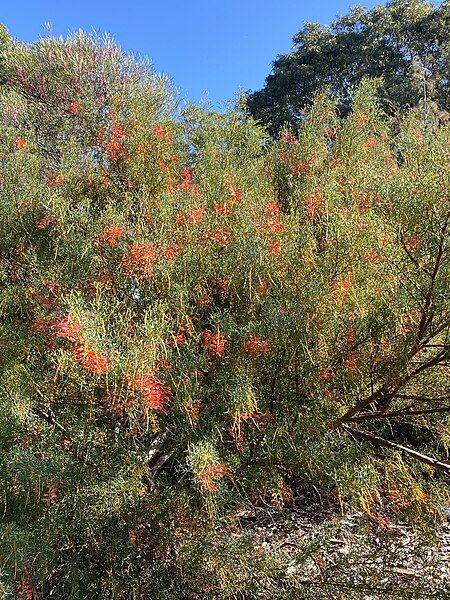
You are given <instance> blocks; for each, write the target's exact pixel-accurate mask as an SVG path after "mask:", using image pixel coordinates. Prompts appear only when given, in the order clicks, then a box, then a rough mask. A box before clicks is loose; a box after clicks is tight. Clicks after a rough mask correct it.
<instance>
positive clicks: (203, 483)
mask: <svg viewBox="0 0 450 600" xmlns="http://www.w3.org/2000/svg"><path fill="white" fill-rule="evenodd" d="M232 472H233V469H230V467H226V466H225V465H221V464H220V463H219V464H217V465H207V466H206V467H204V468H203V469H201V470H200V471H197V472H196V473H195V477H196V479H197V481H198V482H199V483H200V489H201V491H202V492H216V491H217V489H218V488H217V485H216V484H215V482H214V479H215V478H219V479H220V478H222V477H228V478H229V479H232V475H230V473H232Z"/></svg>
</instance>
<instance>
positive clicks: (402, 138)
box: [0, 34, 450, 598]
mask: <svg viewBox="0 0 450 600" xmlns="http://www.w3.org/2000/svg"><path fill="white" fill-rule="evenodd" d="M4 70H5V81H6V85H5V86H4V88H3V89H2V91H1V96H0V103H1V110H0V115H1V116H0V120H1V124H2V126H1V128H0V130H1V133H0V144H1V152H2V154H1V161H0V177H1V179H0V181H1V187H0V211H1V219H0V227H1V238H0V239H1V254H0V278H1V284H2V285H1V287H0V290H1V291H0V310H1V317H2V319H1V322H2V325H1V328H0V346H1V350H2V357H1V362H0V368H1V373H0V377H1V380H0V381H1V389H2V399H1V401H0V402H1V405H0V415H1V417H0V418H1V433H0V444H1V450H2V453H1V456H2V458H1V459H0V473H1V477H0V481H1V482H2V483H1V484H0V486H1V490H2V498H3V500H2V506H3V508H2V510H3V512H4V523H5V525H2V526H1V529H0V536H1V540H2V544H1V549H0V557H1V559H2V565H5V566H4V569H5V572H6V571H7V574H8V575H7V576H8V581H10V582H11V589H13V588H14V589H15V590H16V593H17V594H19V595H20V596H21V597H33V595H35V596H36V597H37V595H38V594H40V595H41V596H40V597H50V596H55V597H56V596H58V597H61V598H64V597H69V596H70V597H76V598H84V597H104V598H110V597H113V596H114V597H115V598H128V597H130V593H133V594H134V597H136V598H145V597H150V596H149V594H150V593H151V592H150V590H152V593H153V586H155V585H157V583H156V582H158V581H160V582H161V581H164V578H162V579H161V578H160V579H158V577H159V575H157V574H155V573H159V571H157V569H158V568H161V569H163V568H165V567H164V565H167V564H168V561H170V560H172V559H171V558H170V557H174V556H179V554H177V553H178V549H179V548H181V547H182V544H183V543H184V541H186V540H187V539H190V540H192V539H194V538H195V539H196V540H203V538H202V535H204V532H205V529H202V526H203V525H204V527H208V525H205V523H206V522H207V521H208V519H210V520H211V519H213V518H215V517H217V518H219V517H220V516H221V515H223V514H224V513H225V512H226V511H230V510H231V511H232V510H233V508H234V507H236V506H237V505H239V503H240V502H242V501H243V500H244V499H245V498H248V497H265V498H274V502H275V504H276V505H279V506H281V505H282V504H283V502H290V501H292V491H291V490H290V487H289V484H288V482H286V481H284V478H285V477H286V473H291V474H292V475H294V476H296V477H302V478H305V479H308V480H310V481H312V482H313V483H314V485H317V486H322V487H323V488H324V489H326V491H327V492H328V493H329V494H333V495H335V496H336V497H337V498H339V499H340V501H341V503H342V505H343V507H344V504H345V503H347V504H349V505H358V504H361V502H366V500H364V499H365V498H368V497H369V496H370V497H372V496H373V497H376V495H377V494H378V497H381V495H382V494H381V493H380V492H377V490H383V489H384V490H389V493H386V494H385V495H384V496H383V497H384V498H385V502H386V503H389V502H391V504H392V505H395V507H400V508H401V510H403V512H404V513H405V515H406V516H408V514H410V515H413V517H414V518H417V517H418V515H422V516H423V517H424V518H427V517H430V516H432V518H437V516H436V515H438V507H439V506H440V503H441V501H442V498H443V496H444V495H445V493H446V492H445V485H444V484H443V482H442V481H441V480H440V479H439V476H438V475H437V473H438V472H439V469H440V470H441V471H442V470H444V471H445V470H446V465H445V464H444V463H445V461H443V460H442V454H443V449H445V448H447V446H448V440H449V439H450V438H449V413H450V388H449V384H448V375H449V371H448V369H449V364H448V361H449V359H450V346H449V339H450V329H449V327H450V321H449V312H450V308H449V305H448V304H449V295H448V289H449V284H450V280H449V273H450V269H449V266H450V265H449V261H450V246H449V239H450V238H449V233H448V231H449V225H450V200H449V197H448V190H449V189H450V185H449V184H450V182H449V176H450V175H449V173H450V170H449V169H448V161H449V147H450V145H449V144H450V132H449V128H448V127H445V126H442V127H441V128H439V129H437V130H434V131H430V130H429V129H428V128H427V127H428V126H427V124H426V123H423V122H422V121H420V120H417V119H414V118H410V119H405V122H404V123H403V124H402V126H401V128H400V131H399V132H395V134H394V133H392V132H391V131H390V128H389V123H388V122H387V121H386V120H385V119H384V118H382V116H381V115H380V114H379V110H378V107H377V104H376V102H375V101H374V96H373V93H372V92H373V85H372V84H366V85H365V86H363V88H362V89H361V90H360V92H359V93H358V94H357V95H356V97H355V101H354V107H353V113H351V114H350V115H349V117H347V118H345V119H341V118H339V116H338V115H337V113H336V111H335V109H334V105H333V102H332V101H331V100H330V99H329V97H328V96H326V95H323V96H321V97H319V98H318V99H317V102H316V104H315V105H314V106H313V107H311V109H310V112H309V114H308V118H305V119H304V121H303V123H302V125H301V128H300V130H299V132H298V135H297V134H295V135H294V133H292V132H284V133H283V134H282V135H281V136H280V139H279V140H277V141H270V140H269V138H268V137H267V136H266V135H265V134H264V132H263V131H262V130H261V128H259V127H258V126H257V125H256V124H255V123H254V122H252V120H251V119H249V118H248V116H247V115H246V112H245V108H243V107H239V106H238V107H237V108H236V109H235V110H232V111H229V112H227V113H225V114H218V113H214V112H205V111H203V110H201V109H199V108H197V107H194V106H191V107H188V108H187V109H186V110H185V111H184V112H183V113H182V114H178V113H176V111H175V102H174V101H173V98H172V95H171V91H170V89H169V86H168V82H167V81H166V80H164V79H163V78H161V77H157V76H155V75H154V74H152V73H151V72H150V70H149V68H148V65H146V64H144V63H137V62H136V61H134V59H133V58H132V57H129V56H126V55H124V54H123V53H122V52H121V51H120V50H119V49H118V48H117V46H115V45H114V43H113V42H112V41H111V40H109V39H105V40H103V41H99V40H97V39H96V38H93V37H90V36H86V35H84V34H77V35H75V36H73V37H71V38H69V39H67V40H62V39H42V40H40V41H39V42H37V43H36V44H31V45H29V46H25V45H22V44H19V43H15V44H13V46H12V48H11V50H10V51H9V52H8V53H6V55H5V60H4ZM330 132H332V134H331V133H330ZM380 440H381V442H380ZM399 442H403V446H407V448H406V450H409V451H410V454H409V456H410V459H411V461H406V460H405V461H400V463H401V464H397V463H396V465H395V468H394V466H393V463H392V462H389V460H387V459H384V458H383V456H382V455H381V454H379V453H378V452H374V450H373V448H374V447H373V445H372V444H376V445H383V444H384V445H385V446H386V444H387V447H388V448H390V450H389V449H387V450H386V451H385V452H386V456H387V457H389V456H390V454H389V453H390V452H392V450H395V449H396V447H395V444H398V443H399ZM389 444H393V446H392V445H391V446H389ZM397 450H398V448H397ZM404 451H405V450H403V452H404ZM414 452H415V454H414ZM418 454H420V455H421V456H422V458H423V456H424V455H425V458H426V459H429V460H428V463H427V466H426V467H423V465H422V463H421V462H414V461H415V460H417V459H418V458H419V457H418ZM439 458H441V460H440V461H439V460H438V459H439ZM433 469H436V471H433ZM405 473H407V474H408V476H409V477H410V478H413V479H414V481H415V487H414V488H413V487H412V485H410V486H409V487H407V486H406V487H405V484H404V482H405V480H406V479H407V477H406V475H405ZM43 482H44V483H43ZM274 482H275V483H274ZM402 482H403V483H402ZM422 488H423V489H422ZM411 489H414V496H413V497H414V502H413V501H410V500H409V501H405V499H404V498H403V496H407V495H411ZM394 490H395V491H396V494H394ZM402 490H403V492H402ZM397 491H398V494H397ZM369 492H370V493H369ZM402 494H403V496H402ZM361 498H362V499H363V500H361ZM424 498H426V501H424ZM433 507H434V508H433ZM433 510H434V512H433ZM408 511H409V513H408ZM374 514H376V515H378V517H377V519H378V521H377V523H378V525H379V526H381V525H380V524H382V523H385V522H387V521H384V520H383V519H382V518H381V513H380V511H379V510H378V508H377V512H376V513H374ZM383 518H384V517H383ZM186 523H189V524H190V525H189V527H188V526H187V525H186ZM202 524H203V525H202ZM214 527H215V525H214V523H213V524H212V525H211V528H212V529H211V531H215V529H214ZM195 536H197V537H195ZM181 540H184V541H181ZM43 549H45V552H44V550H43ZM61 552H62V554H61ZM206 562H208V561H206ZM169 571H170V569H169ZM14 582H15V583H14ZM158 585H163V584H162V583H158ZM170 585H172V584H170ZM14 586H15V587H14ZM131 591H132V592H131ZM100 593H101V594H103V595H100ZM155 593H156V592H155ZM181 593H184V592H180V594H181ZM30 594H31V596H30ZM74 594H75V595H74ZM155 597H156V596H155ZM161 597H163V596H161ZM174 597H175V596H174ZM179 597H180V598H181V597H187V596H179ZM224 597H226V596H224Z"/></svg>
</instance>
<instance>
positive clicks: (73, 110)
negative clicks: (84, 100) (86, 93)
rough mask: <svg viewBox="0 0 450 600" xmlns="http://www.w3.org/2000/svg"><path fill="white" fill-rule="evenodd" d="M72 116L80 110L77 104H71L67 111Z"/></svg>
mask: <svg viewBox="0 0 450 600" xmlns="http://www.w3.org/2000/svg"><path fill="white" fill-rule="evenodd" d="M67 110H68V111H69V112H70V113H71V114H72V115H77V114H78V112H79V110H80V105H79V104H78V102H71V103H70V104H69V107H68V109H67Z"/></svg>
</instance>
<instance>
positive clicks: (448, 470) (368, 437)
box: [342, 425, 450, 475]
mask: <svg viewBox="0 0 450 600" xmlns="http://www.w3.org/2000/svg"><path fill="white" fill-rule="evenodd" d="M342 428H343V429H344V431H346V432H347V433H350V434H351V435H353V436H354V437H355V438H358V439H360V440H365V441H366V442H371V443H372V444H375V445H377V446H382V447H383V448H391V449H392V450H397V451H398V452H402V453H403V454H406V455H407V456H410V457H411V458H415V459H416V460H418V461H420V462H422V463H425V464H426V465H430V466H431V467H434V468H435V469H436V470H437V471H441V472H442V473H445V474H446V475H450V464H448V463H444V462H441V461H439V460H436V459H434V458H432V457H431V456H427V455H426V454H421V453H420V452H416V451H415V450H411V448H407V447H406V446H402V445H400V444H396V443H395V442H390V441H389V440H385V439H384V438H382V437H379V436H378V435H375V434H374V433H369V432H368V431H360V430H359V429H354V428H353V427H349V426H348V425H342Z"/></svg>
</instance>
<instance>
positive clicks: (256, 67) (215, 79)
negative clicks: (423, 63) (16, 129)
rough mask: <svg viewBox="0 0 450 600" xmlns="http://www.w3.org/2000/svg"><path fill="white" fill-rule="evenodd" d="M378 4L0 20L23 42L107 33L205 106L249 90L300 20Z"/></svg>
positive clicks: (144, 6) (57, 13) (14, 8)
mask: <svg viewBox="0 0 450 600" xmlns="http://www.w3.org/2000/svg"><path fill="white" fill-rule="evenodd" d="M360 3H364V4H365V5H366V6H367V7H368V8H371V7H373V6H375V5H376V4H384V1H383V0H380V1H378V2H376V1H369V0H368V1H367V2H358V1H357V0H356V1H355V0H353V1H352V0H348V2H347V1H345V0H316V1H314V0H297V1H296V0H184V1H182V0H129V1H127V0H124V1H122V2H117V1H115V0H110V1H108V2H107V1H105V0H76V1H73V0H72V1H70V0H59V1H55V0H0V22H1V23H3V24H4V25H6V26H7V27H8V29H9V31H10V33H11V34H12V35H13V37H15V38H18V39H20V40H22V41H25V42H30V41H35V40H36V39H38V37H39V36H41V35H45V33H46V30H45V28H44V23H46V22H51V23H52V24H53V33H54V35H64V36H66V35H67V34H68V33H70V32H73V31H76V30H78V29H84V30H85V31H93V30H94V31H97V32H99V33H110V34H112V35H113V37H114V38H115V39H116V41H117V42H118V43H119V44H120V45H121V46H122V47H123V48H124V49H126V50H130V51H133V52H136V53H138V54H140V55H142V56H146V57H148V58H150V59H151V60H152V62H153V67H154V70H155V71H157V72H163V73H166V74H167V75H169V76H170V78H171V79H172V81H173V83H174V84H175V86H176V87H177V88H178V89H179V90H180V98H181V99H185V98H189V100H191V101H193V102H196V103H198V102H200V101H201V100H203V99H206V98H208V99H209V100H210V102H211V104H212V107H215V108H219V107H220V104H221V103H223V102H224V101H228V100H233V98H234V97H235V96H236V94H237V93H238V92H239V90H240V89H244V90H257V89H260V88H261V87H262V86H263V85H264V79H265V78H266V76H267V75H268V74H269V72H270V70H271V65H272V61H273V60H274V59H275V58H276V56H277V55H278V54H284V53H286V52H289V51H290V49H291V42H292V36H293V35H294V34H295V33H296V32H297V31H298V30H299V29H300V28H301V27H302V25H303V23H304V22H305V21H318V22H320V23H322V24H326V23H330V22H331V21H332V20H333V19H334V18H335V17H336V15H337V14H345V13H347V12H348V9H349V6H350V5H351V4H360Z"/></svg>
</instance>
